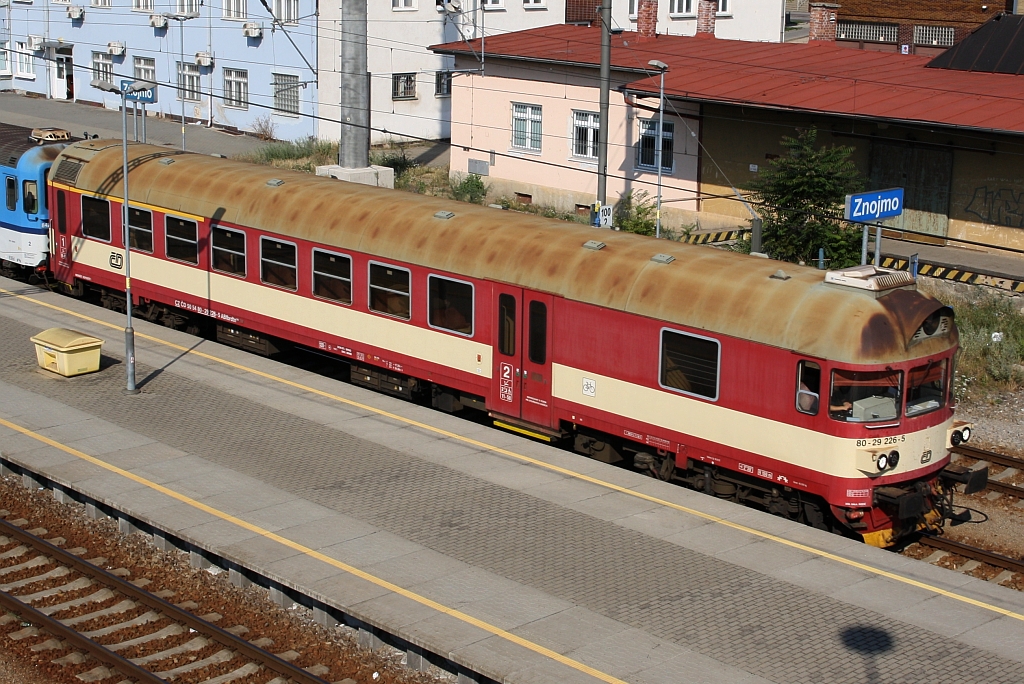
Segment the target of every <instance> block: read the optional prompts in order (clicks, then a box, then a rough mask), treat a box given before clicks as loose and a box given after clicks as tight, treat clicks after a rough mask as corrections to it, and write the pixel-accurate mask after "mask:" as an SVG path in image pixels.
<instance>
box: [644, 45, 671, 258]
mask: <svg viewBox="0 0 1024 684" xmlns="http://www.w3.org/2000/svg"><path fill="white" fill-rule="evenodd" d="M647 66H649V67H651V68H652V69H657V70H658V71H660V72H661V87H660V88H658V147H657V149H655V150H654V163H655V164H657V165H658V207H657V213H656V214H655V224H654V237H656V238H660V237H661V152H662V148H663V146H664V134H665V72H666V71H668V64H665V63H664V62H662V61H659V60H657V59H652V60H651V61H650V62H648V63H647Z"/></svg>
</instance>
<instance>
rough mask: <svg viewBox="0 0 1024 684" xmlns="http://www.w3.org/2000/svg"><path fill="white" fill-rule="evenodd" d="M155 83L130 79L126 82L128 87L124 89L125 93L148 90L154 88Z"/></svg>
mask: <svg viewBox="0 0 1024 684" xmlns="http://www.w3.org/2000/svg"><path fill="white" fill-rule="evenodd" d="M155 87H156V84H155V83H153V82H152V81H132V82H131V83H129V84H128V87H127V88H125V89H124V91H125V92H126V93H140V92H142V91H143V90H149V89H150V88H155Z"/></svg>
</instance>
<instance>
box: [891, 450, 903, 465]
mask: <svg viewBox="0 0 1024 684" xmlns="http://www.w3.org/2000/svg"><path fill="white" fill-rule="evenodd" d="M899 464H900V452H898V451H893V452H892V453H890V454H889V467H890V468H895V467H896V466H898V465H899Z"/></svg>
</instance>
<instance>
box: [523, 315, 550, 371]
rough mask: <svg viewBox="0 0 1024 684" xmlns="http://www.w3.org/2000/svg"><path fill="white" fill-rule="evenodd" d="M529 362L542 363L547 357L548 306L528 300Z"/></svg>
mask: <svg viewBox="0 0 1024 684" xmlns="http://www.w3.org/2000/svg"><path fill="white" fill-rule="evenodd" d="M527 355H528V356H529V357H530V362H531V363H536V364H538V365H544V362H545V361H547V358H548V307H547V304H545V303H544V302H530V344H529V349H528V350H527Z"/></svg>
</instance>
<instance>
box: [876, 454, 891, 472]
mask: <svg viewBox="0 0 1024 684" xmlns="http://www.w3.org/2000/svg"><path fill="white" fill-rule="evenodd" d="M875 465H877V466H878V469H879V470H885V469H886V468H888V467H889V455H888V454H878V460H877V461H876V462H875Z"/></svg>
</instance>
